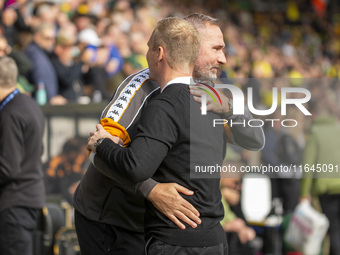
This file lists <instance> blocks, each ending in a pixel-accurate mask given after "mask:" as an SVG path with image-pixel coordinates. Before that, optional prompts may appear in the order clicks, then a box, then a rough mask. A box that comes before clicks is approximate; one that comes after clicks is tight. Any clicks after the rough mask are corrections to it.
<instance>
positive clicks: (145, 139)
mask: <svg viewBox="0 0 340 255" xmlns="http://www.w3.org/2000/svg"><path fill="white" fill-rule="evenodd" d="M148 46H149V51H148V53H147V60H148V64H149V70H150V73H149V75H150V79H152V80H155V81H157V83H158V84H159V86H160V91H161V94H160V95H158V96H157V97H155V98H154V99H153V100H152V101H151V102H150V103H149V104H148V105H147V106H146V108H145V110H144V112H143V113H142V117H141V122H140V125H138V127H137V135H136V137H135V139H134V140H133V142H132V143H131V144H130V146H129V147H128V148H123V147H121V146H120V145H118V144H115V143H114V142H117V143H118V142H119V139H118V140H117V137H113V136H111V135H110V134H109V133H107V132H106V131H105V130H104V128H103V127H102V126H101V125H97V129H98V131H96V132H94V133H93V132H92V133H91V135H92V137H91V138H90V140H89V143H88V149H90V150H92V151H96V153H97V154H98V156H99V157H100V158H101V159H102V160H104V161H105V163H106V164H108V165H109V166H110V167H111V168H112V169H115V170H116V171H119V172H121V174H123V175H124V176H126V177H127V178H129V179H130V180H131V181H133V182H136V183H137V182H141V181H143V180H146V179H148V178H150V177H153V179H154V180H156V181H157V182H160V183H167V182H176V183H178V184H180V185H182V186H184V187H187V188H189V189H191V190H193V191H194V192H195V194H194V195H193V196H189V197H187V198H186V199H187V200H188V201H189V202H190V203H191V204H192V205H193V206H194V207H195V208H197V209H198V210H199V211H200V217H201V220H202V223H201V224H199V225H198V226H197V228H194V229H193V228H185V229H180V228H178V227H177V226H176V224H175V223H173V222H171V221H169V220H168V219H167V217H166V216H165V215H163V214H162V213H161V212H159V211H158V210H157V209H156V208H155V207H154V206H153V205H152V203H150V202H147V203H146V213H145V234H146V240H148V243H147V246H146V248H145V250H146V252H147V254H150V255H153V254H155V255H156V254H162V252H163V254H169V255H171V254H176V255H177V254H201V255H204V254H221V255H222V254H227V242H226V239H225V235H224V231H223V228H222V226H221V225H220V220H221V219H222V218H223V205H222V202H221V193H220V189H219V176H220V175H219V174H217V175H216V176H214V177H215V178H209V177H211V176H207V174H206V173H202V175H200V177H199V178H191V174H192V173H193V172H192V171H194V169H196V167H197V166H200V167H201V166H202V167H203V166H205V167H208V166H213V165H216V164H219V165H220V166H221V165H222V161H223V158H224V155H225V146H226V136H225V133H224V129H223V127H213V124H212V123H213V119H216V118H220V116H219V115H218V114H216V113H213V112H209V113H208V114H207V115H204V116H203V115H201V111H200V104H199V103H197V102H195V101H194V99H193V98H192V96H191V95H190V92H189V87H188V85H190V84H191V83H192V77H191V75H192V73H193V68H194V64H195V62H196V59H197V56H198V53H199V50H200V36H199V33H198V31H197V30H196V29H195V27H194V26H193V25H192V24H191V23H189V22H188V21H185V20H183V19H179V18H166V19H163V20H160V21H159V22H158V23H157V26H156V28H155V30H154V32H153V34H152V35H151V38H150V40H149V42H148ZM103 138H105V139H103ZM107 138H109V139H107ZM113 141H114V142H113ZM208 175H209V173H208ZM196 177H197V175H196Z"/></svg>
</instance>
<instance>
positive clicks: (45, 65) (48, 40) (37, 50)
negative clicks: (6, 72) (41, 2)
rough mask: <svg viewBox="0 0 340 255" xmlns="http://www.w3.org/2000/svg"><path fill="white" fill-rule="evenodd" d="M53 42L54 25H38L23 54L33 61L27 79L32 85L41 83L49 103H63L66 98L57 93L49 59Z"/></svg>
mask: <svg viewBox="0 0 340 255" xmlns="http://www.w3.org/2000/svg"><path fill="white" fill-rule="evenodd" d="M54 42H55V27H54V26H53V25H52V24H48V23H43V24H41V25H39V26H38V27H37V28H36V29H35V31H34V35H33V42H32V43H31V44H29V45H28V46H27V48H26V49H25V54H26V55H27V56H28V58H29V59H30V60H31V61H32V63H33V69H32V71H31V72H30V73H29V75H28V80H29V82H30V83H32V84H34V85H36V86H37V85H38V84H39V83H43V84H44V87H45V89H46V94H47V100H48V101H49V102H50V103H51V104H56V105H57V104H59V105H60V104H65V103H66V102H67V100H66V99H65V98H64V97H63V96H61V95H59V94H58V79H57V75H56V72H55V70H54V67H53V65H52V63H51V61H50V59H49V54H50V53H51V52H52V50H53V47H54Z"/></svg>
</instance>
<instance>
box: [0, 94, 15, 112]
mask: <svg viewBox="0 0 340 255" xmlns="http://www.w3.org/2000/svg"><path fill="white" fill-rule="evenodd" d="M18 93H19V90H18V89H15V90H14V91H13V92H12V93H11V94H9V95H8V96H7V97H6V98H5V99H4V101H2V103H1V104H0V111H1V110H2V109H3V108H4V107H5V105H6V104H8V103H9V101H11V100H12V99H13V98H14V96H15V95H16V94H18Z"/></svg>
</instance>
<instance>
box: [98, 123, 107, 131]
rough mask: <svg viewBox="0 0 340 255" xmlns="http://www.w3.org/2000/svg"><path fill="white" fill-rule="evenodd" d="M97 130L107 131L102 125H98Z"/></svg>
mask: <svg viewBox="0 0 340 255" xmlns="http://www.w3.org/2000/svg"><path fill="white" fill-rule="evenodd" d="M96 128H97V131H102V130H105V129H104V127H103V126H102V125H100V124H97V126H96Z"/></svg>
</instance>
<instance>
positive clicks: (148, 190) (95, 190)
mask: <svg viewBox="0 0 340 255" xmlns="http://www.w3.org/2000/svg"><path fill="white" fill-rule="evenodd" d="M185 19H186V20H188V21H189V22H191V23H192V24H193V25H194V26H195V27H196V29H197V30H198V32H199V33H200V35H201V46H200V52H199V55H198V58H197V60H196V64H195V66H194V74H195V75H194V79H198V80H206V79H207V78H208V79H211V78H216V77H217V71H218V68H219V66H220V65H222V64H224V63H225V62H226V58H225V55H224V52H223V49H224V45H225V44H224V41H223V34H222V32H221V30H220V28H219V27H218V21H217V20H216V19H213V18H211V17H209V16H206V15H202V14H191V15H189V16H187V17H186V18H185ZM203 47H204V48H205V49H203ZM159 93H160V92H159V85H158V84H157V83H155V82H154V81H152V80H150V79H149V70H148V69H144V70H142V71H140V72H138V73H136V74H133V75H131V76H129V77H128V78H127V79H126V80H125V81H124V82H123V83H122V84H121V86H120V87H119V88H118V89H117V91H116V94H115V96H114V97H113V99H112V100H111V102H110V103H109V105H108V106H107V107H106V108H105V110H104V111H103V114H102V119H105V121H106V122H105V123H103V122H102V124H104V128H105V129H106V130H108V129H109V127H110V125H111V126H112V125H114V126H115V127H118V128H119V129H120V131H119V132H117V131H116V132H117V133H116V135H117V136H120V137H121V138H126V139H125V143H126V144H128V142H129V141H128V140H129V139H128V137H130V138H131V139H132V140H134V137H135V135H136V127H137V124H138V123H139V120H140V115H141V113H142V111H143V109H144V107H145V106H146V105H147V103H148V102H149V101H150V100H151V99H152V98H154V97H155V96H156V95H158V94H159ZM193 93H194V94H195V95H199V92H196V93H195V90H194V89H193ZM220 96H221V98H223V100H222V102H223V104H222V107H218V106H215V105H213V104H209V103H208V107H207V109H208V110H214V111H216V112H218V113H221V112H224V113H229V112H230V108H229V99H228V98H227V97H224V96H223V95H220ZM231 117H233V116H231ZM241 117H242V118H244V116H241ZM235 118H238V117H237V116H236V117H235ZM110 119H112V120H113V121H115V122H116V124H112V122H110ZM117 124H118V125H117ZM237 128H238V129H239V130H234V129H237ZM231 131H232V133H234V132H235V135H234V137H235V138H237V139H234V140H235V141H237V143H238V144H239V145H241V146H242V147H244V148H247V149H260V148H262V146H263V142H264V140H263V133H262V129H261V128H252V129H249V128H247V127H246V128H243V127H233V128H232V130H231ZM94 161H95V162H96V161H97V162H98V164H99V162H100V160H99V159H98V157H95V158H94ZM113 175H115V172H114V171H105V170H104V167H103V168H98V169H96V168H95V167H94V165H92V164H91V166H90V167H89V169H88V170H87V173H86V174H85V176H84V177H83V179H82V181H81V183H80V185H79V186H78V188H77V191H76V193H75V197H74V207H75V209H76V215H75V217H76V228H77V232H78V238H79V241H80V245H81V246H83V247H82V249H84V250H89V249H95V251H96V254H107V253H105V252H107V250H111V251H112V252H113V254H124V255H125V254H143V247H144V245H145V241H144V234H143V231H144V228H143V218H144V200H143V199H142V198H141V197H140V196H138V195H137V194H135V192H134V189H136V190H138V192H139V193H142V194H143V196H144V197H145V198H147V199H148V200H149V201H151V202H152V203H153V205H154V206H155V208H157V209H158V210H159V211H161V212H162V213H163V214H164V215H165V216H167V217H168V218H169V219H170V220H172V221H173V222H174V223H175V224H176V225H177V226H178V227H180V228H181V229H185V228H186V226H185V225H184V224H183V223H182V222H184V223H186V224H188V225H189V226H191V227H193V228H196V227H197V224H200V222H201V221H200V219H199V212H198V211H197V210H196V209H195V208H194V207H193V206H192V205H191V204H190V203H189V202H188V201H186V200H185V199H184V198H183V197H182V196H181V195H179V193H178V192H181V193H183V194H184V195H187V196H192V195H193V192H192V191H190V190H188V189H186V188H184V187H183V186H181V185H178V184H176V183H158V182H156V181H155V180H153V179H151V178H150V179H147V180H146V181H144V182H141V183H139V184H138V185H136V187H135V188H132V189H127V184H128V183H127V182H126V181H123V183H124V188H123V187H121V186H119V185H117V183H116V182H115V181H113V180H112V179H115V178H116V177H117V176H113ZM181 221H182V222H181ZM99 236H100V238H101V239H99ZM119 252H120V253H119Z"/></svg>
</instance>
